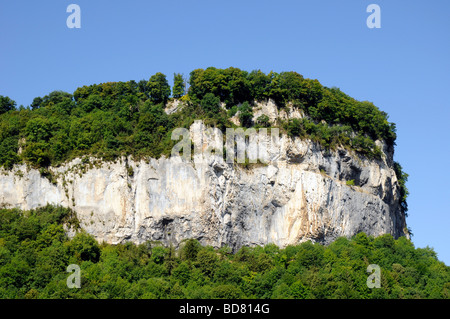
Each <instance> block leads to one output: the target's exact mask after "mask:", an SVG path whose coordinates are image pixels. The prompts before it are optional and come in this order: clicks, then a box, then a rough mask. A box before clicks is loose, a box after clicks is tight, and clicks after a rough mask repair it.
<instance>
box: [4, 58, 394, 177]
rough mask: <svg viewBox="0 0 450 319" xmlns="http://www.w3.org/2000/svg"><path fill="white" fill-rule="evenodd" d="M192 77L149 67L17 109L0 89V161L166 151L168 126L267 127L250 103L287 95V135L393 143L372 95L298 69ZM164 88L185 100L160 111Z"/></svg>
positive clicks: (368, 148) (39, 162)
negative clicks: (363, 98)
mask: <svg viewBox="0 0 450 319" xmlns="http://www.w3.org/2000/svg"><path fill="white" fill-rule="evenodd" d="M189 84H190V87H189V90H186V81H185V80H184V79H183V76H182V75H181V74H174V86H173V88H172V90H171V87H170V85H169V83H168V81H167V79H166V76H165V75H164V74H162V73H156V74H155V75H153V76H151V77H150V79H149V80H148V81H146V80H141V81H139V82H135V81H128V82H108V83H102V84H94V85H90V86H83V87H80V88H78V89H76V90H75V92H74V93H73V94H70V93H66V92H61V91H54V92H51V93H50V94H48V95H46V96H44V97H36V98H35V99H34V100H33V102H32V103H31V104H30V106H29V107H27V108H25V107H23V106H21V107H19V109H17V108H16V103H15V102H14V101H13V100H11V99H10V98H9V97H3V96H0V138H1V139H0V141H1V142H0V143H1V144H0V165H1V166H4V167H7V168H9V167H11V166H12V165H13V164H15V163H18V162H21V161H25V162H28V163H30V164H32V165H34V166H37V167H45V166H48V165H51V164H52V165H57V164H59V163H61V162H64V161H67V160H70V159H72V158H74V157H77V156H82V155H86V154H92V155H96V156H100V157H105V158H114V157H117V156H119V155H124V154H127V155H129V154H131V155H135V156H140V155H146V156H155V157H159V156H160V155H161V154H166V155H167V154H169V152H170V149H171V147H172V146H173V142H172V141H171V140H170V133H171V130H172V129H173V128H174V127H187V126H188V125H189V124H191V123H192V122H193V120H194V119H199V118H200V119H205V120H207V122H208V124H209V125H214V126H218V127H220V128H222V129H223V128H225V127H232V126H233V124H232V122H231V121H230V120H229V118H230V116H233V115H235V114H236V113H237V112H239V119H240V122H241V125H243V126H245V127H250V126H253V125H255V126H265V127H268V126H270V123H269V122H268V118H267V117H264V116H262V117H260V118H258V119H257V120H256V121H255V123H254V122H253V120H252V117H253V113H252V108H251V105H253V103H254V102H255V101H259V100H265V99H268V98H271V99H273V100H274V101H275V102H276V103H277V105H278V107H280V108H283V107H286V105H287V104H288V103H292V104H293V105H294V107H297V108H300V109H302V110H303V111H304V112H305V113H306V114H307V115H308V117H307V118H304V119H302V120H299V119H291V120H287V121H281V120H280V121H279V122H278V123H274V125H277V126H279V127H281V128H283V129H284V130H285V131H286V132H287V133H288V134H289V135H291V136H301V137H305V138H307V137H308V138H312V139H313V140H314V141H316V142H318V143H320V144H322V145H323V146H324V147H325V148H335V147H336V146H338V145H342V146H347V147H349V148H352V149H354V150H356V151H358V152H359V153H361V154H364V155H366V156H370V157H378V156H379V155H380V150H379V148H378V147H377V146H376V145H375V143H374V141H375V140H377V139H379V140H384V141H386V143H387V144H388V145H393V144H394V142H395V138H396V133H395V125H394V124H393V123H389V122H388V120H387V119H388V118H387V114H386V113H384V112H382V111H380V110H379V109H378V108H377V107H375V106H374V105H373V104H372V103H370V102H359V101H356V100H355V99H353V98H351V97H349V96H348V95H346V94H344V93H343V92H341V91H340V90H339V89H336V88H327V87H324V86H322V85H321V84H320V83H319V82H318V81H317V80H310V79H305V78H303V76H301V75H300V74H298V73H296V72H281V73H275V72H270V73H269V74H267V75H266V74H264V73H263V72H261V71H252V72H246V71H242V70H240V69H237V68H228V69H216V68H212V67H211V68H207V69H206V70H203V69H197V70H194V71H192V72H191V74H190V77H189ZM171 93H172V96H173V97H175V98H180V99H181V100H183V102H184V103H185V104H187V107H185V108H184V109H183V110H182V111H181V112H177V113H175V114H171V115H167V114H166V113H165V112H164V107H165V106H166V104H167V101H168V100H169V99H170V95H171ZM220 102H223V103H225V105H226V109H223V108H221V107H220ZM19 148H20V151H21V152H19V153H20V154H18V151H19Z"/></svg>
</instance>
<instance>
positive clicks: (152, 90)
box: [147, 72, 170, 104]
mask: <svg viewBox="0 0 450 319" xmlns="http://www.w3.org/2000/svg"><path fill="white" fill-rule="evenodd" d="M147 90H148V94H149V96H150V99H151V100H152V102H153V103H155V104H158V103H163V104H165V103H166V102H167V100H168V98H169V96H170V85H169V82H167V79H166V76H165V75H164V74H163V73H161V72H158V73H156V74H154V75H152V76H151V77H150V79H149V80H148V82H147Z"/></svg>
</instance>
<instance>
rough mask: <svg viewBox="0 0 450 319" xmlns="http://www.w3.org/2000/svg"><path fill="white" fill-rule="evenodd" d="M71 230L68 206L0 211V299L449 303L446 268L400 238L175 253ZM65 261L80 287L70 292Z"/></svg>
mask: <svg viewBox="0 0 450 319" xmlns="http://www.w3.org/2000/svg"><path fill="white" fill-rule="evenodd" d="M63 224H66V225H67V224H70V225H72V226H73V227H75V228H76V227H77V219H76V217H75V215H74V214H73V212H72V211H71V210H70V209H66V208H61V207H52V206H47V207H42V208H39V209H36V210H31V211H20V210H18V209H0V298H30V299H35V298H133V299H134V298H289V299H291V298H295V299H303V298H322V299H327V298H363V299H366V298H446V299H448V298H450V267H448V266H446V265H445V264H444V263H442V262H440V261H439V260H438V259H437V256H436V253H435V252H434V251H433V250H432V249H431V248H428V247H427V248H415V247H414V246H413V244H412V243H411V242H410V241H409V240H407V239H406V238H404V237H401V238H399V239H397V240H394V239H393V238H392V236H391V235H383V236H380V237H377V238H373V237H368V236H366V235H365V234H364V233H359V234H357V235H356V236H354V237H353V238H352V239H346V238H338V239H337V240H336V241H335V242H333V243H331V244H330V245H329V246H323V245H320V244H312V243H311V242H305V243H302V244H298V245H294V246H287V247H285V248H283V249H281V248H279V247H277V246H275V245H273V244H268V245H266V246H264V247H259V246H257V247H243V248H241V249H240V250H239V251H237V252H236V253H234V254H233V253H231V251H230V249H229V248H227V247H222V248H220V249H214V248H213V247H202V246H200V244H199V243H198V242H197V241H195V240H192V239H190V240H187V241H185V242H183V244H182V245H181V246H180V248H179V249H174V248H173V247H163V246H162V245H160V244H158V243H157V242H145V243H143V244H140V245H135V244H132V243H127V244H119V245H110V244H105V243H98V242H96V241H95V239H94V238H92V237H91V236H90V235H88V234H86V233H84V232H83V231H80V232H78V233H77V234H76V235H75V237H74V238H72V239H69V238H68V237H67V236H66V234H65V231H64V228H63ZM69 264H76V265H79V266H80V268H81V288H72V289H69V288H68V287H67V285H66V280H67V278H68V276H69V275H70V273H68V272H66V269H67V266H68V265H69ZM369 264H377V265H379V266H380V268H381V288H368V286H367V284H366V282H367V277H368V276H369V274H368V273H367V266H368V265H369Z"/></svg>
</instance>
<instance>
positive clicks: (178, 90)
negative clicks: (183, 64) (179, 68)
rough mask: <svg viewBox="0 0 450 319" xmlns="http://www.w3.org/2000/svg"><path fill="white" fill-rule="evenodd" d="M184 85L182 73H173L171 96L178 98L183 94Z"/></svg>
mask: <svg viewBox="0 0 450 319" xmlns="http://www.w3.org/2000/svg"><path fill="white" fill-rule="evenodd" d="M185 89H186V85H185V83H184V79H183V75H182V74H180V73H174V74H173V88H172V96H173V97H174V98H180V97H182V96H183V95H184V94H185Z"/></svg>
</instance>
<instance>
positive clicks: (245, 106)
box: [238, 101, 253, 127]
mask: <svg viewBox="0 0 450 319" xmlns="http://www.w3.org/2000/svg"><path fill="white" fill-rule="evenodd" d="M238 109H239V121H240V123H241V125H242V126H244V127H251V126H252V124H253V121H252V119H253V110H252V107H251V106H250V104H249V103H248V102H247V101H245V102H244V103H242V105H241V106H240V107H239V108H238Z"/></svg>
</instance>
